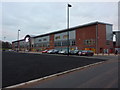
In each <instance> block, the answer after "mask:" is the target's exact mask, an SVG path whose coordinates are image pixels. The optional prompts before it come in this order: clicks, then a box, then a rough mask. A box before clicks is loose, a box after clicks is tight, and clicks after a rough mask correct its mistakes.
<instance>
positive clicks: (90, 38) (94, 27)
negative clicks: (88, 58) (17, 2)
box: [12, 22, 113, 53]
mask: <svg viewBox="0 0 120 90" xmlns="http://www.w3.org/2000/svg"><path fill="white" fill-rule="evenodd" d="M68 32H69V49H70V50H74V49H78V50H93V51H94V52H95V53H102V52H111V53H112V51H113V40H112V37H113V36H112V24H108V23H102V22H93V23H89V24H85V25H80V26H76V27H72V28H69V30H68V29H64V30H60V31H56V32H52V33H47V34H44V35H39V36H34V37H30V36H29V41H28V42H26V38H25V39H22V40H19V41H14V42H12V44H13V49H16V48H18V47H19V50H26V49H29V50H32V51H42V50H45V49H58V50H63V49H67V48H68ZM18 42H19V44H18ZM17 45H19V46H17ZM15 46H16V47H15Z"/></svg>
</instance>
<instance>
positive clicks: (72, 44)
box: [54, 40, 76, 46]
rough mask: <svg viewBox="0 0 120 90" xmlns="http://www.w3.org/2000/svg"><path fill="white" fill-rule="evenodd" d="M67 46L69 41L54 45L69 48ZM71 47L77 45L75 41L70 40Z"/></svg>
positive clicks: (58, 42)
mask: <svg viewBox="0 0 120 90" xmlns="http://www.w3.org/2000/svg"><path fill="white" fill-rule="evenodd" d="M67 45H68V41H67V40H66V41H57V42H55V43H54V46H67ZM69 45H70V46H74V45H76V43H75V40H70V41H69Z"/></svg>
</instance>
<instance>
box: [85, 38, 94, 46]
mask: <svg viewBox="0 0 120 90" xmlns="http://www.w3.org/2000/svg"><path fill="white" fill-rule="evenodd" d="M94 44H95V39H88V40H84V45H94Z"/></svg>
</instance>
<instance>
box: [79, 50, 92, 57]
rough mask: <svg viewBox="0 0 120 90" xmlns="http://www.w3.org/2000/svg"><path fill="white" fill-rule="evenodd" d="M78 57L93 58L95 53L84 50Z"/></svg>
mask: <svg viewBox="0 0 120 90" xmlns="http://www.w3.org/2000/svg"><path fill="white" fill-rule="evenodd" d="M78 55H80V56H93V55H94V52H93V51H91V50H82V51H79V52H78Z"/></svg>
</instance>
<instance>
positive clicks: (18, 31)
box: [17, 30, 20, 52]
mask: <svg viewBox="0 0 120 90" xmlns="http://www.w3.org/2000/svg"><path fill="white" fill-rule="evenodd" d="M19 32H20V30H18V49H17V51H18V52H19Z"/></svg>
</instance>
